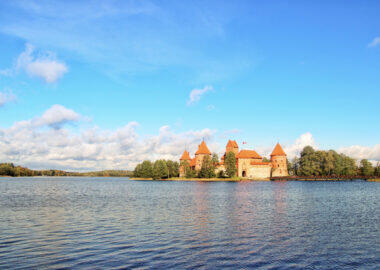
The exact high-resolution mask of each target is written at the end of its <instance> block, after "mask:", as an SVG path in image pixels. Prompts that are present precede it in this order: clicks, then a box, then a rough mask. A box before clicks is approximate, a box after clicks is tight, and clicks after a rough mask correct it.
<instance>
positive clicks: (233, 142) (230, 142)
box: [226, 140, 239, 148]
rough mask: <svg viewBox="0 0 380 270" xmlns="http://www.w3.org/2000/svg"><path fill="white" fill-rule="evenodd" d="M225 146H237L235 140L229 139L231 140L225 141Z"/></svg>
mask: <svg viewBox="0 0 380 270" xmlns="http://www.w3.org/2000/svg"><path fill="white" fill-rule="evenodd" d="M226 147H232V148H239V146H238V144H237V142H236V141H231V140H228V143H227V146H226Z"/></svg>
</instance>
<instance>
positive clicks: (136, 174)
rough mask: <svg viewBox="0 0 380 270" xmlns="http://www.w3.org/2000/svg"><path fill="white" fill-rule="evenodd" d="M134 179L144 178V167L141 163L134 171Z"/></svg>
mask: <svg viewBox="0 0 380 270" xmlns="http://www.w3.org/2000/svg"><path fill="white" fill-rule="evenodd" d="M133 176H134V177H142V165H141V163H139V164H137V166H136V167H135V169H134V170H133Z"/></svg>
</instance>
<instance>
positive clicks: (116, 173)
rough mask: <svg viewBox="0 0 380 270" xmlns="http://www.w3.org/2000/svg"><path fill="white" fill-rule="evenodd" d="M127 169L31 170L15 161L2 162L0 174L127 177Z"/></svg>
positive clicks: (129, 173)
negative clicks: (82, 170) (90, 170)
mask: <svg viewBox="0 0 380 270" xmlns="http://www.w3.org/2000/svg"><path fill="white" fill-rule="evenodd" d="M131 175H132V172H131V171H127V170H104V171H95V172H66V171H62V170H31V169H28V168H25V167H21V166H15V165H14V164H13V163H0V176H12V177H19V176H88V177H125V176H131Z"/></svg>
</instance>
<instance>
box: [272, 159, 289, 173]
mask: <svg viewBox="0 0 380 270" xmlns="http://www.w3.org/2000/svg"><path fill="white" fill-rule="evenodd" d="M271 161H272V166H273V170H272V177H278V176H288V164H287V162H286V156H273V157H271Z"/></svg>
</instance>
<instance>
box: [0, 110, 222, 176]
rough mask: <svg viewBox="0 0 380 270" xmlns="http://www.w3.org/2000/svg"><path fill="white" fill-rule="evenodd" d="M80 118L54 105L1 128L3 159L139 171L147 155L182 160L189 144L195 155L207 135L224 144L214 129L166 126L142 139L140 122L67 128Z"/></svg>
mask: <svg viewBox="0 0 380 270" xmlns="http://www.w3.org/2000/svg"><path fill="white" fill-rule="evenodd" d="M79 120H80V115H79V114H78V113H76V112H74V111H72V110H70V109H67V108H65V107H63V106H61V105H54V106H53V107H51V108H50V109H48V110H47V111H46V112H45V113H43V114H42V116H39V117H35V118H33V119H30V120H25V121H20V122H16V123H14V125H13V126H11V127H10V128H6V129H1V128H0V160H6V161H9V162H14V163H16V164H20V165H24V166H28V167H31V168H34V169H44V168H56V169H64V170H75V171H85V170H101V169H133V168H134V167H135V165H136V164H137V163H139V162H141V161H142V160H144V159H150V160H156V159H161V158H164V159H173V160H177V159H178V158H179V156H180V154H182V151H183V150H184V149H185V148H187V149H188V150H189V151H190V152H192V153H194V152H195V151H196V148H197V146H198V144H199V142H200V141H201V140H202V139H203V138H204V139H205V140H206V141H207V143H208V144H209V147H210V149H211V150H214V149H216V148H217V147H218V145H217V144H216V143H214V142H213V138H214V133H215V131H213V130H210V129H202V130H195V131H187V132H182V133H176V132H174V131H172V130H171V129H170V127H169V126H163V127H161V128H160V129H159V130H158V133H157V134H155V135H151V136H146V137H143V138H140V136H139V135H138V133H137V132H136V128H137V127H138V123H136V122H130V123H128V124H126V125H125V126H123V127H120V128H118V129H115V130H100V129H99V128H97V127H92V128H89V129H85V130H83V131H82V132H79V133H78V132H74V131H70V130H68V129H66V128H65V126H64V124H65V123H69V122H77V121H79ZM43 127H45V128H43ZM46 127H47V128H46ZM57 127H59V128H57Z"/></svg>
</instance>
